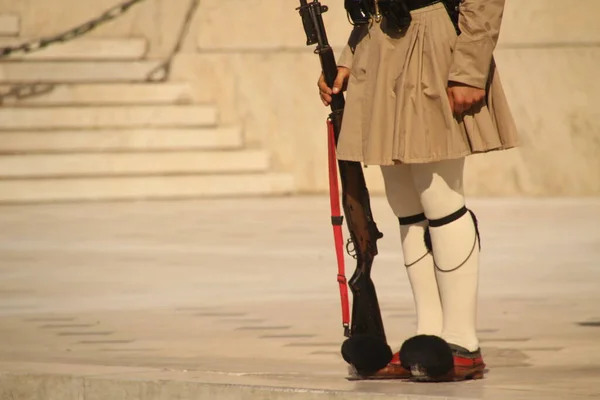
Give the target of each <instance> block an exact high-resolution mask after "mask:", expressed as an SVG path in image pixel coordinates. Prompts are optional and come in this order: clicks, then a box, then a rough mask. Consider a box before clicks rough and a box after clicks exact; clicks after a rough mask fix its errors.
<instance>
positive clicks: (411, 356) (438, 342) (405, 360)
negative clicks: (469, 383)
mask: <svg viewBox="0 0 600 400" xmlns="http://www.w3.org/2000/svg"><path fill="white" fill-rule="evenodd" d="M400 361H401V363H402V366H403V367H404V368H406V369H407V370H409V371H415V372H416V373H420V374H424V375H426V376H427V377H429V378H438V377H441V376H443V375H446V374H448V373H449V372H450V371H452V369H453V368H454V357H453V356H452V349H451V348H450V345H448V343H447V342H446V341H445V340H444V339H442V338H440V337H438V336H433V335H418V336H414V337H412V338H410V339H408V340H407V341H406V342H404V343H403V344H402V347H401V348H400Z"/></svg>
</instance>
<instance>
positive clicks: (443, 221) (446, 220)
mask: <svg viewBox="0 0 600 400" xmlns="http://www.w3.org/2000/svg"><path fill="white" fill-rule="evenodd" d="M468 212H469V210H467V207H465V206H462V208H461V209H459V210H458V211H455V212H453V213H452V214H450V215H448V216H445V217H443V218H440V219H430V220H429V226H430V227H432V228H439V227H440V226H444V225H448V224H451V223H453V222H454V221H456V220H457V219H459V218H460V217H462V216H463V215H465V214H466V213H468Z"/></svg>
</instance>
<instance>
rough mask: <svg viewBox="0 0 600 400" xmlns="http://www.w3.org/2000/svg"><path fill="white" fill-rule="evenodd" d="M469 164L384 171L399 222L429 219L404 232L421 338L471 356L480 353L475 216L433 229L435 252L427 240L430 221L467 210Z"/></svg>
mask: <svg viewBox="0 0 600 400" xmlns="http://www.w3.org/2000/svg"><path fill="white" fill-rule="evenodd" d="M464 164H465V160H464V158H463V159H457V160H447V161H440V162H435V163H428V164H401V165H394V166H382V167H381V170H382V173H383V178H384V182H385V189H386V196H387V199H388V203H389V204H390V207H391V208H392V210H393V212H394V214H395V215H396V216H397V217H399V218H404V217H410V216H415V215H418V214H422V213H424V214H425V217H426V219H424V220H422V221H419V222H412V223H409V224H405V225H401V226H400V233H401V240H402V250H403V255H404V262H405V265H406V266H407V272H408V276H409V280H410V283H411V287H412V289H413V295H414V299H415V304H416V308H417V321H418V323H417V334H431V335H438V336H441V337H443V338H444V339H446V341H448V342H450V343H453V344H455V345H459V346H462V347H465V348H467V349H469V350H471V351H474V350H476V349H477V348H478V346H479V343H478V340H477V336H476V330H475V324H476V313H477V289H478V271H479V246H478V243H479V238H478V235H477V231H476V225H475V223H474V220H473V218H472V216H471V214H470V213H466V214H464V215H462V216H461V217H460V218H458V219H456V220H454V221H452V222H451V223H448V224H443V225H442V226H436V227H433V226H431V227H429V233H430V236H431V244H432V252H429V249H428V247H427V246H426V245H425V240H424V235H425V230H426V229H427V228H428V225H429V221H431V220H439V219H441V218H444V217H448V216H449V215H451V214H453V213H455V212H457V211H458V210H460V209H462V208H463V207H464V206H465V197H464V191H463V171H464Z"/></svg>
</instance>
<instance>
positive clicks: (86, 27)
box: [0, 0, 144, 58]
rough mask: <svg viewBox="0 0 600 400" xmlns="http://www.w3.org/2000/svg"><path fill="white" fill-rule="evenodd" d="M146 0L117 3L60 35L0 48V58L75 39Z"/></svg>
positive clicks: (129, 0)
mask: <svg viewBox="0 0 600 400" xmlns="http://www.w3.org/2000/svg"><path fill="white" fill-rule="evenodd" d="M142 1H144V0H128V1H126V2H124V3H121V4H119V5H116V6H114V7H112V8H110V9H108V10H107V11H105V12H104V13H103V14H102V15H100V16H99V17H97V18H94V19H92V20H91V21H88V22H86V23H83V24H81V25H79V26H77V27H75V28H73V29H70V30H68V31H66V32H64V33H61V34H59V35H55V36H50V37H47V38H42V39H37V40H34V41H31V42H28V43H23V44H20V45H17V46H11V47H2V48H0V58H5V57H8V56H10V55H12V54H15V53H25V54H27V53H31V52H33V51H39V50H42V49H44V48H46V47H48V46H50V45H52V44H54V43H64V42H68V41H70V40H73V39H75V38H77V37H79V36H83V35H85V34H86V33H88V32H90V31H91V30H93V29H95V28H97V27H98V26H100V25H102V24H105V23H106V22H108V21H112V20H113V19H115V18H117V17H119V16H121V15H123V14H125V13H126V12H127V11H129V9H130V8H131V7H132V6H134V5H135V4H137V3H141V2H142Z"/></svg>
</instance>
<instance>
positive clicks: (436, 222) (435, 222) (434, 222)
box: [424, 206, 481, 251]
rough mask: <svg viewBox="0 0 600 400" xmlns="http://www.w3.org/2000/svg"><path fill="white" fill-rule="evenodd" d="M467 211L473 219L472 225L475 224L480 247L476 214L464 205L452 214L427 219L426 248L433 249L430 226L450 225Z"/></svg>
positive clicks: (479, 241)
mask: <svg viewBox="0 0 600 400" xmlns="http://www.w3.org/2000/svg"><path fill="white" fill-rule="evenodd" d="M467 213H469V214H470V215H471V218H472V219H473V225H474V226H475V236H476V240H477V241H478V243H479V249H481V238H480V235H479V223H478V221H477V216H476V215H475V213H474V212H473V211H471V210H469V209H468V208H467V207H466V206H462V207H461V208H459V209H458V210H457V211H455V212H453V213H452V214H449V215H447V216H445V217H442V218H438V219H430V220H428V226H427V228H425V237H424V240H425V246H427V249H428V250H429V251H433V244H432V242H431V234H430V232H429V229H430V228H439V227H442V226H445V225H450V224H451V223H453V222H455V221H457V220H459V219H460V218H462V217H463V216H464V215H465V214H467Z"/></svg>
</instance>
